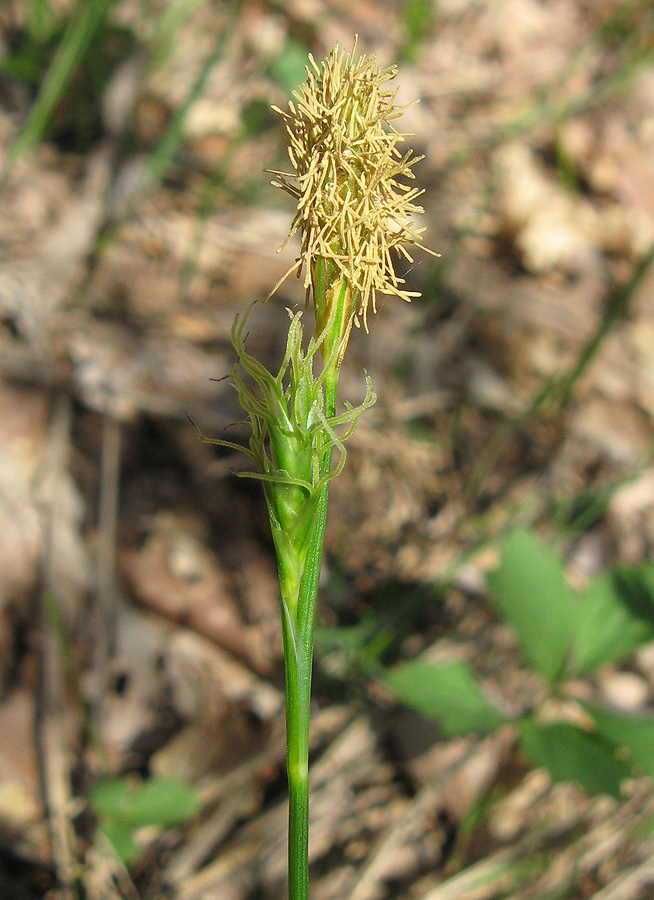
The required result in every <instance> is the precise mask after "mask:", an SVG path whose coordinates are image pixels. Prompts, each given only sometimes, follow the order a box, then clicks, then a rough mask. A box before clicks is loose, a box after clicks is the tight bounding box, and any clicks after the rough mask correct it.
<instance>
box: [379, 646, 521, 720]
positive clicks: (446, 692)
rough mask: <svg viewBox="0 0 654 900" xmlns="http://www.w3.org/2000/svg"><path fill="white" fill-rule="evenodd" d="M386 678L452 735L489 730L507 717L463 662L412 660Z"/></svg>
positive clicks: (391, 685) (399, 695)
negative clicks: (487, 697)
mask: <svg viewBox="0 0 654 900" xmlns="http://www.w3.org/2000/svg"><path fill="white" fill-rule="evenodd" d="M384 681H385V683H386V684H387V685H388V686H389V687H390V688H392V689H393V690H394V691H395V693H396V694H397V695H398V697H399V698H400V699H401V700H402V702H403V703H406V704H407V706H411V707H413V708H414V709H416V710H417V711H418V712H420V713H422V714H423V715H425V716H429V717H430V718H434V719H438V721H439V722H440V725H441V727H442V729H443V731H444V732H445V734H446V735H447V736H448V737H454V736H455V735H464V734H472V733H480V734H486V733H488V732H491V731H494V730H495V729H496V728H499V726H500V725H503V724H505V723H506V721H507V719H506V718H505V717H504V716H503V715H502V714H501V713H500V712H499V711H498V710H497V709H496V708H495V707H494V706H493V705H492V704H491V703H490V701H489V700H487V699H486V697H485V696H484V694H483V693H482V691H481V688H480V687H479V684H478V683H477V681H476V680H475V677H474V676H473V674H472V672H471V671H470V668H469V667H468V666H467V665H466V664H465V663H463V662H452V663H445V664H441V665H439V664H438V663H430V662H415V663H409V664H407V665H404V666H399V667H398V668H396V669H393V670H391V671H390V672H389V673H388V674H387V675H386V677H385V678H384Z"/></svg>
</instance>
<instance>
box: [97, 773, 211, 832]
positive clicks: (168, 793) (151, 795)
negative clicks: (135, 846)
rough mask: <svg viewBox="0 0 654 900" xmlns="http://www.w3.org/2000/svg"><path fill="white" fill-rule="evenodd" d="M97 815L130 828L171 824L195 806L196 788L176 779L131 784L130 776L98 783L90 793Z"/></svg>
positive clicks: (184, 817)
mask: <svg viewBox="0 0 654 900" xmlns="http://www.w3.org/2000/svg"><path fill="white" fill-rule="evenodd" d="M91 803H92V805H93V807H94V809H95V811H96V812H97V814H98V816H99V817H100V818H101V820H103V822H106V821H113V822H120V823H122V824H124V825H129V826H131V827H133V828H140V827H142V826H144V825H174V824H175V823H177V822H183V821H184V820H185V819H188V818H189V816H191V815H193V813H195V812H196V811H197V809H198V806H199V800H198V795H197V791H196V790H195V789H194V788H192V787H190V786H189V785H187V784H185V783H184V782H183V781H180V780H179V779H177V778H151V779H149V780H148V781H145V782H143V784H141V785H138V786H136V787H134V785H133V784H132V782H131V780H130V779H129V778H111V779H106V780H104V781H101V782H99V783H98V784H97V785H96V786H95V788H94V790H93V791H92V793H91Z"/></svg>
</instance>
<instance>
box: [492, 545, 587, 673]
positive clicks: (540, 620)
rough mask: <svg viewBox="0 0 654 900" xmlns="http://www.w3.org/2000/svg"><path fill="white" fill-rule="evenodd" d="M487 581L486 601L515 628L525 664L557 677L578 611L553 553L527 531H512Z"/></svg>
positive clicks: (564, 659) (565, 656)
mask: <svg viewBox="0 0 654 900" xmlns="http://www.w3.org/2000/svg"><path fill="white" fill-rule="evenodd" d="M488 583H489V586H490V589H491V600H492V603H493V605H494V606H495V608H496V610H497V611H498V613H499V614H500V615H501V616H502V618H504V619H506V621H507V622H509V624H510V625H512V626H513V628H514V629H515V632H516V636H517V638H518V642H519V644H520V649H521V650H522V653H523V656H524V658H525V660H526V662H527V663H529V665H531V666H533V668H534V669H536V670H537V671H538V672H540V674H541V675H542V676H543V677H544V678H546V679H547V680H548V681H550V682H556V681H558V680H559V679H560V678H561V677H563V674H564V671H565V666H566V662H567V659H568V653H569V647H570V642H571V639H572V635H573V633H574V632H575V629H576V627H577V620H578V615H579V603H578V600H577V597H576V595H575V592H574V591H573V589H572V588H571V587H570V585H569V584H568V583H567V581H566V580H565V577H564V574H563V565H562V564H561V561H560V560H559V558H558V556H557V555H556V554H555V553H554V552H553V551H552V550H549V549H548V548H547V547H545V546H544V545H543V544H542V543H541V542H540V541H539V540H538V539H537V538H536V537H535V536H534V535H533V534H531V533H529V532H527V531H514V532H513V533H512V534H511V535H510V536H509V538H508V540H507V542H506V544H505V545H504V549H503V551H502V557H501V560H500V565H499V568H497V569H496V570H495V571H494V572H491V573H490V574H489V576H488Z"/></svg>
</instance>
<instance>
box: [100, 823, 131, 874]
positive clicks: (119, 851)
mask: <svg viewBox="0 0 654 900" xmlns="http://www.w3.org/2000/svg"><path fill="white" fill-rule="evenodd" d="M100 830H101V831H102V833H103V834H104V836H105V837H106V839H107V840H108V841H109V843H110V844H111V846H112V847H113V848H114V851H115V853H116V856H117V857H118V859H119V860H120V861H121V862H122V863H124V864H125V865H126V866H129V865H130V863H133V862H134V860H136V859H138V857H139V848H138V847H137V845H136V841H135V840H134V830H133V829H132V828H129V827H128V826H126V825H123V824H122V823H120V822H105V823H104V824H103V825H102V828H101V829H100Z"/></svg>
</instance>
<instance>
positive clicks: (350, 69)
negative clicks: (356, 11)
mask: <svg viewBox="0 0 654 900" xmlns="http://www.w3.org/2000/svg"><path fill="white" fill-rule="evenodd" d="M355 51H356V42H355V46H354V49H353V51H352V53H344V52H343V51H340V52H339V50H338V47H336V48H335V49H334V50H333V51H332V52H331V53H330V55H329V56H328V57H327V59H325V60H323V62H322V63H321V64H320V65H318V64H317V63H316V61H315V60H314V58H313V57H312V56H311V55H309V62H310V66H307V68H306V72H307V81H306V83H305V84H303V85H301V87H300V89H299V91H294V92H293V97H294V99H293V100H291V101H290V102H289V104H288V108H289V111H288V112H283V111H282V110H280V109H277V108H276V107H275V109H276V111H277V112H279V113H280V114H281V115H282V116H283V117H284V120H285V123H286V132H287V137H288V154H289V158H290V161H291V164H292V167H293V169H294V171H293V172H292V173H288V172H274V173H273V174H275V175H277V176H278V178H279V181H276V182H273V184H275V185H276V186H278V187H281V188H283V189H284V190H285V191H287V192H288V193H289V194H291V195H292V196H293V197H294V198H295V199H296V201H297V210H296V213H295V218H294V219H293V223H292V225H291V230H290V234H289V238H290V237H291V236H292V235H293V234H295V233H296V232H297V231H300V232H301V235H302V250H301V254H300V256H299V257H298V259H297V261H296V264H295V266H294V267H293V269H296V270H298V271H299V270H301V268H302V267H303V266H304V268H305V287H306V289H307V295H308V296H310V295H311V294H313V297H314V301H315V303H316V318H317V326H318V330H319V331H320V330H321V328H323V327H325V326H326V325H327V323H328V321H329V317H330V315H331V313H332V310H331V309H330V308H329V298H328V297H326V298H325V297H321V296H320V294H321V291H320V290H317V283H318V282H319V280H320V278H323V279H325V278H326V280H327V282H328V285H329V284H331V286H332V288H335V287H336V285H337V283H338V282H339V281H341V282H343V281H344V282H345V283H346V290H347V294H348V303H347V304H346V306H349V310H345V315H346V319H345V320H344V321H343V328H342V333H341V339H340V340H341V344H342V347H341V349H340V352H339V357H340V356H342V352H343V351H344V349H345V344H347V338H348V336H349V330H350V327H351V324H352V318H354V320H355V321H356V324H357V325H358V324H359V319H358V317H359V316H360V317H361V318H362V320H363V323H364V326H365V327H366V329H367V315H368V310H369V308H370V307H372V310H373V312H376V298H377V294H378V293H381V294H394V295H395V296H397V297H400V298H401V299H402V300H407V301H408V300H410V299H411V298H412V297H416V296H418V294H417V293H415V292H413V291H409V290H406V289H405V288H404V279H403V278H401V277H400V276H398V275H397V274H396V272H395V270H394V267H393V260H392V258H391V250H392V249H395V251H396V253H397V254H398V255H399V256H403V257H404V258H405V259H406V260H408V261H409V262H413V259H412V257H411V256H410V254H409V252H408V250H407V249H406V245H410V244H417V243H419V242H420V240H421V234H422V232H423V231H424V228H416V227H414V224H413V221H412V216H414V215H415V214H419V213H422V212H423V210H422V208H421V207H420V206H418V205H416V203H415V201H416V199H417V198H418V197H419V196H420V194H421V193H422V191H421V190H419V189H417V188H412V187H409V186H408V185H406V184H404V183H403V182H402V181H399V180H398V179H400V178H403V179H413V177H414V175H413V172H412V168H413V166H414V165H415V164H416V163H417V162H418V161H419V160H420V159H422V157H419V156H418V157H417V156H414V155H413V152H412V151H411V150H408V151H406V152H404V153H401V152H400V150H399V149H398V145H400V144H402V143H403V142H404V140H405V138H406V137H407V135H405V134H402V133H401V132H399V131H397V130H396V129H395V128H394V127H393V125H392V121H393V120H394V119H397V118H398V117H399V116H400V115H401V114H402V108H401V107H399V106H396V104H395V98H396V95H397V90H393V89H391V88H389V87H388V85H389V82H391V81H392V80H393V79H394V78H395V75H396V69H395V67H394V66H392V67H390V68H387V69H381V68H380V67H379V65H378V64H377V59H376V57H374V56H361V57H360V58H359V59H357V60H356V61H355V59H354V55H355ZM425 249H426V248H425ZM428 252H432V251H428ZM293 269H291V271H293ZM331 293H332V295H333V294H334V293H335V292H334V290H332V291H331ZM321 304H324V305H325V308H324V309H321V308H320V307H321ZM348 315H349V321H348Z"/></svg>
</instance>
